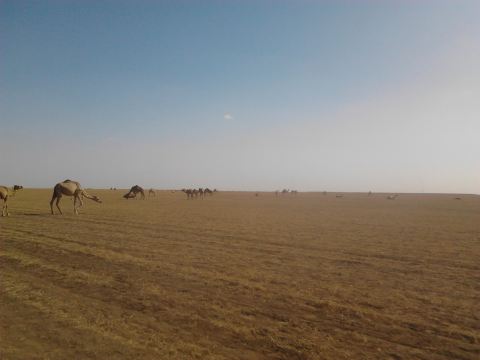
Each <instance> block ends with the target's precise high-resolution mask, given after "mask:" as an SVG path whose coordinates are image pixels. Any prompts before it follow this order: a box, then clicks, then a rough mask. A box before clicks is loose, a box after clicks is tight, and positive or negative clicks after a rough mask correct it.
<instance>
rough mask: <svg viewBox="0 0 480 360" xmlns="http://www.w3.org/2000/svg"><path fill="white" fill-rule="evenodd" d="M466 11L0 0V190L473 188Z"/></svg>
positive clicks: (476, 82)
mask: <svg viewBox="0 0 480 360" xmlns="http://www.w3.org/2000/svg"><path fill="white" fill-rule="evenodd" d="M479 10H480V2H478V1H467V0H465V1H433V0H431V1H422V2H412V1H398V2H394V1H388V2H378V1H364V2H361V3H360V2H356V1H342V2H333V1H318V2H312V1H279V2H272V1H257V2H254V1H228V2H219V1H207V2H202V3H201V4H200V3H198V2H193V1H161V2H152V1H140V2H133V1H115V2H113V1H103V2H58V1H43V2H38V1H0V124H1V126H2V127H1V129H2V135H3V136H2V138H1V139H0V160H1V161H0V163H1V164H2V165H1V170H0V184H1V185H9V186H11V185H13V184H22V185H23V186H25V187H42V188H43V187H51V186H52V185H54V184H55V183H57V182H59V181H62V180H64V179H66V178H71V179H75V180H77V181H79V182H80V183H81V184H82V185H83V186H84V187H85V188H110V187H117V188H129V187H130V186H132V185H133V184H139V185H141V186H144V187H146V188H149V187H154V188H164V189H179V188H183V187H205V186H208V187H210V188H219V189H226V190H227V189H228V190H233V189H235V190H258V191H267V190H268V191H274V190H277V189H278V190H280V189H283V188H290V189H297V190H299V191H324V190H325V191H338V192H342V191H345V192H367V191H373V192H399V193H406V192H408V193H423V192H425V193H471V194H478V193H480V166H479V165H480V164H479V159H480V144H479V143H480V142H479V140H478V138H479V134H480V116H479V115H480V102H479V101H478V94H480V68H479V65H478V64H480V41H479V39H480V24H479V22H478V19H477V17H478V14H479Z"/></svg>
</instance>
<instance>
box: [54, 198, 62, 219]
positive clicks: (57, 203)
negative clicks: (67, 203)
mask: <svg viewBox="0 0 480 360" xmlns="http://www.w3.org/2000/svg"><path fill="white" fill-rule="evenodd" d="M61 198H62V197H61V196H59V197H57V202H56V203H55V205H56V206H57V209H58V211H60V215H63V213H62V209H60V205H59V204H60V199H61Z"/></svg>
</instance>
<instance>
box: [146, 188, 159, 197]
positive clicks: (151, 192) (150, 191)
mask: <svg viewBox="0 0 480 360" xmlns="http://www.w3.org/2000/svg"><path fill="white" fill-rule="evenodd" d="M148 196H157V193H156V192H155V190H153V189H150V190H148Z"/></svg>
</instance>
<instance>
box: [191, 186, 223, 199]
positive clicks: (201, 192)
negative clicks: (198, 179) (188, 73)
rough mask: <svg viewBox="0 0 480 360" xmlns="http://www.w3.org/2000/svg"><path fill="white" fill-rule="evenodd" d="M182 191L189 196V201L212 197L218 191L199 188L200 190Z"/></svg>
mask: <svg viewBox="0 0 480 360" xmlns="http://www.w3.org/2000/svg"><path fill="white" fill-rule="evenodd" d="M182 191H183V192H184V193H185V194H186V195H187V199H195V198H197V197H200V198H201V199H203V197H204V196H205V195H210V196H212V195H213V193H216V192H217V189H213V190H210V189H209V188H205V189H204V188H198V189H182Z"/></svg>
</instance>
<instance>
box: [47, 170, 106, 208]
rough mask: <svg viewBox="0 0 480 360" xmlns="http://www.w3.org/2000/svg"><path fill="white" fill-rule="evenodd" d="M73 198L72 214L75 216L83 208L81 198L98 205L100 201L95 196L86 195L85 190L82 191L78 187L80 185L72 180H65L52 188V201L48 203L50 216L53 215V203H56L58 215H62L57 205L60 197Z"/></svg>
mask: <svg viewBox="0 0 480 360" xmlns="http://www.w3.org/2000/svg"><path fill="white" fill-rule="evenodd" d="M63 195H65V196H73V213H74V214H75V215H78V209H79V208H80V207H82V206H83V200H82V199H83V198H84V197H86V198H87V199H90V200H93V201H96V202H98V203H101V202H102V201H101V200H100V199H99V198H98V197H97V196H95V195H90V194H89V193H87V192H86V191H85V190H83V189H82V187H81V186H80V183H78V182H76V181H72V180H68V179H67V180H65V181H63V182H61V183H58V184H57V185H55V187H54V188H53V195H52V200H51V201H50V210H51V211H52V215H54V212H53V202H54V201H55V200H57V201H56V204H55V205H56V206H57V209H58V211H59V212H60V214H63V213H62V209H60V206H59V203H60V200H61V198H62V196H63ZM77 201H78V202H79V203H80V206H77Z"/></svg>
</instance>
